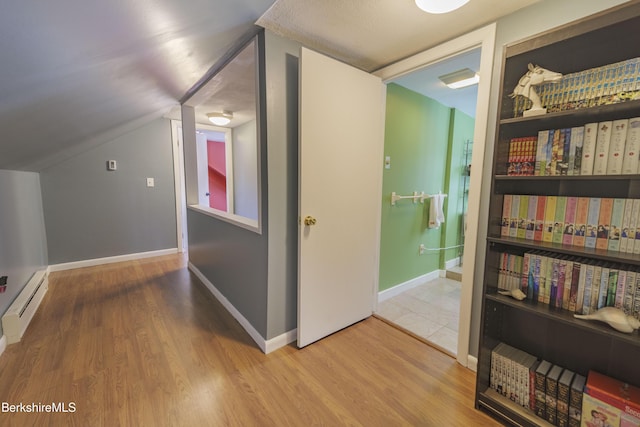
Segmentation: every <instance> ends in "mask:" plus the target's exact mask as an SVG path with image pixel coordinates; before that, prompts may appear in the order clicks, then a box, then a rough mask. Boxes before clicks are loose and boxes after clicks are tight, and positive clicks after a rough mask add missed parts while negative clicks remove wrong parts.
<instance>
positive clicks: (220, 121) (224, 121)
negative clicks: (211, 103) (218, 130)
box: [207, 111, 233, 126]
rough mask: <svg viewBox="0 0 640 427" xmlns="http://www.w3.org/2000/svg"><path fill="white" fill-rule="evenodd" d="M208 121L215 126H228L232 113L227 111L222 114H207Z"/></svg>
mask: <svg viewBox="0 0 640 427" xmlns="http://www.w3.org/2000/svg"><path fill="white" fill-rule="evenodd" d="M207 117H208V118H209V121H210V122H211V123H213V124H214V125H216V126H224V125H228V124H229V123H230V122H231V119H233V113H230V112H229V111H223V112H222V113H209V114H207Z"/></svg>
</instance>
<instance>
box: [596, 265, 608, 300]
mask: <svg viewBox="0 0 640 427" xmlns="http://www.w3.org/2000/svg"><path fill="white" fill-rule="evenodd" d="M609 273H611V265H610V264H605V266H604V267H603V268H602V277H601V279H600V286H599V288H598V295H597V296H596V303H595V304H594V305H593V309H595V310H597V309H601V308H602V307H606V306H607V292H608V291H609Z"/></svg>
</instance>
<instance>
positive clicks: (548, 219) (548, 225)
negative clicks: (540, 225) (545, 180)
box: [542, 196, 558, 243]
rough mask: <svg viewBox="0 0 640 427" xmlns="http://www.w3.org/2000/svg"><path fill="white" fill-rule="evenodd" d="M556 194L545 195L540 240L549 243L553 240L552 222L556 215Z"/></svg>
mask: <svg viewBox="0 0 640 427" xmlns="http://www.w3.org/2000/svg"><path fill="white" fill-rule="evenodd" d="M557 200H558V197H557V196H547V205H546V206H545V210H544V230H543V233H542V241H543V242H549V243H551V242H552V241H553V223H554V220H555V217H556V203H557Z"/></svg>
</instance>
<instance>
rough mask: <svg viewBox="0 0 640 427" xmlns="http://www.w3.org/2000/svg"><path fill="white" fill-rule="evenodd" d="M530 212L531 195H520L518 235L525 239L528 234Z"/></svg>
mask: <svg viewBox="0 0 640 427" xmlns="http://www.w3.org/2000/svg"><path fill="white" fill-rule="evenodd" d="M528 213H529V196H527V195H520V209H519V213H518V232H517V235H516V237H517V238H519V239H524V238H525V237H526V235H527V215H528Z"/></svg>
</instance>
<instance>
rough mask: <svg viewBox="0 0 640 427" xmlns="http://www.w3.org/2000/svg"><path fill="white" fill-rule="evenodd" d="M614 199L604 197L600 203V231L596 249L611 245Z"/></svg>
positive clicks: (597, 234) (597, 235)
mask: <svg viewBox="0 0 640 427" xmlns="http://www.w3.org/2000/svg"><path fill="white" fill-rule="evenodd" d="M612 210H613V199H612V198H610V197H603V198H602V201H601V203H600V215H599V217H598V231H597V233H596V249H607V248H608V246H609V231H610V230H609V229H610V226H611V212H612Z"/></svg>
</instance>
